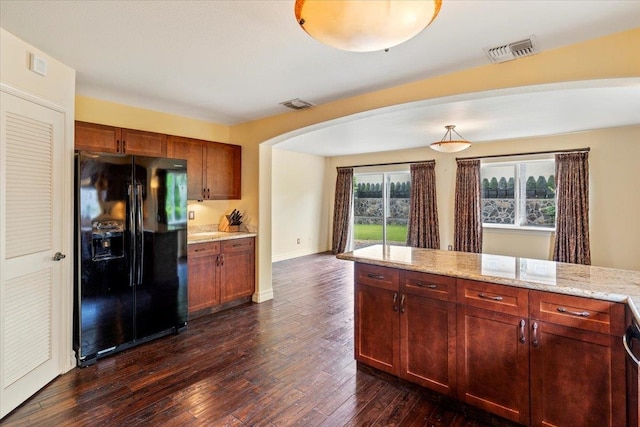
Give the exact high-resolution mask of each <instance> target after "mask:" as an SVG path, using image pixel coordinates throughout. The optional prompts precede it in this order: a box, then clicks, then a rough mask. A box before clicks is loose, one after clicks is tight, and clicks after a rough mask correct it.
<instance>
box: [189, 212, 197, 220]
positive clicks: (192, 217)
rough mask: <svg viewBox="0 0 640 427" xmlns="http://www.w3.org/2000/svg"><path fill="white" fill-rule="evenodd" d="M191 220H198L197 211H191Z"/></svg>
mask: <svg viewBox="0 0 640 427" xmlns="http://www.w3.org/2000/svg"><path fill="white" fill-rule="evenodd" d="M189 219H196V211H189Z"/></svg>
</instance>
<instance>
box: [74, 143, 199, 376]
mask: <svg viewBox="0 0 640 427" xmlns="http://www.w3.org/2000/svg"><path fill="white" fill-rule="evenodd" d="M75 160H76V161H75V223H76V228H75V250H76V257H75V275H74V291H75V292H74V350H75V352H76V358H77V362H78V365H79V366H88V365H91V364H93V363H95V362H96V361H97V360H98V359H100V358H102V357H104V356H107V355H109V354H112V353H114V352H118V351H121V350H125V349H127V348H130V347H132V346H135V345H137V344H141V343H144V342H146V341H149V340H151V339H154V338H158V337H160V336H163V335H167V334H170V333H177V332H180V331H181V330H182V329H184V328H185V327H186V325H187V161H186V160H181V159H168V158H157V157H143V156H129V155H119V154H108V153H95V152H87V151H79V152H76V159H75Z"/></svg>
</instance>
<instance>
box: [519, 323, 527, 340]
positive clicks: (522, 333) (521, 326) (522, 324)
mask: <svg viewBox="0 0 640 427" xmlns="http://www.w3.org/2000/svg"><path fill="white" fill-rule="evenodd" d="M525 323H526V322H525V321H524V319H521V320H520V342H521V343H523V344H524V343H525V342H526V339H525V337H524V325H525Z"/></svg>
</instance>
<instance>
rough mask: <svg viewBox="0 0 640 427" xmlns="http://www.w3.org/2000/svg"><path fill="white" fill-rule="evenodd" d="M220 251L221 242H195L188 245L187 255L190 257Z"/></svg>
mask: <svg viewBox="0 0 640 427" xmlns="http://www.w3.org/2000/svg"><path fill="white" fill-rule="evenodd" d="M219 253H220V242H205V243H195V244H192V245H188V246H187V255H188V256H190V257H201V256H210V255H218V254H219Z"/></svg>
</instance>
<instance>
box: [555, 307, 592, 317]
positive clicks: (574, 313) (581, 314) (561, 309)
mask: <svg viewBox="0 0 640 427" xmlns="http://www.w3.org/2000/svg"><path fill="white" fill-rule="evenodd" d="M558 311H559V312H560V313H566V314H570V315H572V316H578V317H589V315H590V313H589V312H588V311H571V310H567V309H566V308H564V307H558Z"/></svg>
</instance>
